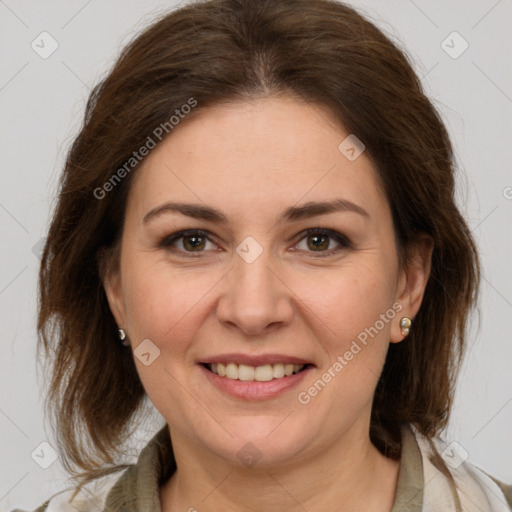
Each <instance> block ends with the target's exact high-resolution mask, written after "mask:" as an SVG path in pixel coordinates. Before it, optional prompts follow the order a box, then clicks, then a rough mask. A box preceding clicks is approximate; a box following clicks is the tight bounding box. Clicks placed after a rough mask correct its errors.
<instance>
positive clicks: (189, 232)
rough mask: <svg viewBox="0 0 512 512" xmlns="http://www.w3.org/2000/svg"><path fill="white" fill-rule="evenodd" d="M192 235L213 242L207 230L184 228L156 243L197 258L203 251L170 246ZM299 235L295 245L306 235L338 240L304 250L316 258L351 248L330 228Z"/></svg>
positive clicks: (309, 230) (315, 229)
mask: <svg viewBox="0 0 512 512" xmlns="http://www.w3.org/2000/svg"><path fill="white" fill-rule="evenodd" d="M194 235H198V236H200V237H204V238H206V239H207V240H208V241H210V242H212V243H214V242H213V240H211V238H210V237H209V236H208V232H207V231H203V230H200V229H189V230H185V231H178V232H176V233H173V234H171V235H167V236H165V237H164V238H163V239H162V240H161V241H160V242H159V244H158V245H159V247H163V248H166V249H170V250H172V251H173V252H182V253H184V254H187V255H188V256H185V257H187V258H197V257H200V254H201V253H202V252H205V251H182V250H180V249H176V248H175V247H172V244H173V243H174V242H176V241H177V240H180V239H182V238H186V237H189V236H194ZM301 235H302V236H301V238H299V239H298V241H297V243H296V244H295V245H297V244H298V243H300V242H301V241H302V240H304V239H305V238H307V237H308V236H311V235H323V236H328V237H331V238H332V239H334V240H335V241H336V242H338V243H339V244H340V247H338V248H336V249H331V250H328V251H318V252H315V251H306V252H311V253H313V254H315V257H318V258H325V257H328V256H332V255H334V254H336V253H338V252H341V251H343V250H347V249H352V248H353V246H352V243H351V242H350V240H349V239H348V238H347V237H346V236H344V235H342V234H341V233H338V232H337V231H334V230H331V229H325V228H311V229H307V230H305V231H303V232H302V233H301ZM195 253H197V256H196V255H194V254H195Z"/></svg>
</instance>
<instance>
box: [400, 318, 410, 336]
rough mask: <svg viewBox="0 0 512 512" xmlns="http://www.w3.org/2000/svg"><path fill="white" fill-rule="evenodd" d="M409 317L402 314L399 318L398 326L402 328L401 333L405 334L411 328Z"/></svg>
mask: <svg viewBox="0 0 512 512" xmlns="http://www.w3.org/2000/svg"><path fill="white" fill-rule="evenodd" d="M411 322H412V321H411V319H410V318H409V317H408V316H404V317H403V318H402V319H401V320H400V328H401V329H402V335H403V336H407V335H408V334H409V332H410V330H411Z"/></svg>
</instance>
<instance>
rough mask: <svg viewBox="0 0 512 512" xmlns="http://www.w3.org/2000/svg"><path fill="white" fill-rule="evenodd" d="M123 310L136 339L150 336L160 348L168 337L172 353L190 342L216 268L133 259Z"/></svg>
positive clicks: (212, 286) (209, 290) (130, 265)
mask: <svg viewBox="0 0 512 512" xmlns="http://www.w3.org/2000/svg"><path fill="white" fill-rule="evenodd" d="M126 276H127V277H126V281H125V283H124V285H123V287H124V289H125V290H126V309H127V313H128V318H129V322H130V328H131V332H132V333H134V335H135V337H136V339H139V340H142V339H145V338H149V339H151V340H152V341H153V342H154V343H155V344H156V345H157V346H159V347H162V348H163V347H164V346H165V345H168V344H169V340H172V351H170V352H172V353H173V354H176V355H177V354H179V353H180V352H182V351H183V350H184V349H186V347H187V346H188V345H189V344H190V342H191V340H192V339H193V336H194V333H195V331H197V329H198V328H199V327H200V325H201V324H200V321H199V319H198V315H200V314H201V312H202V311H203V309H204V303H205V301H206V300H207V298H208V294H209V292H211V291H212V289H213V288H214V286H215V284H216V282H218V281H219V278H220V277H221V276H222V273H221V272H216V271H212V270H210V271H204V272H199V271H194V270H191V269H182V270H177V269H176V268H174V269H173V268H171V266H170V265H169V264H165V263H164V264H162V262H158V261H157V262H153V261H151V258H147V257H144V255H141V256H140V257H137V258H134V259H133V260H132V261H130V262H129V266H128V265H127V272H126Z"/></svg>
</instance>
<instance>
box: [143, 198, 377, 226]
mask: <svg viewBox="0 0 512 512" xmlns="http://www.w3.org/2000/svg"><path fill="white" fill-rule="evenodd" d="M173 212H177V213H181V214H182V215H186V216H187V217H193V218H194V219H202V220H207V221H211V222H215V223H218V224H228V223H229V221H228V218H227V217H226V216H225V215H224V214H223V213H222V212H221V211H220V210H217V209H215V208H212V207H210V206H203V205H200V204H190V203H176V202H168V203H164V204H162V205H160V206H157V207H155V208H152V209H151V210H150V211H149V212H148V213H146V215H144V218H143V219H142V223H143V224H147V223H148V222H149V221H150V220H152V219H154V218H156V217H160V216H161V215H163V214H166V213H173ZM332 212H354V213H358V214H359V215H362V216H363V217H367V218H369V217H370V215H369V213H368V212H367V211H366V210H365V209H364V208H362V207H361V206H359V205H357V204H355V203H353V202H351V201H348V200H347V199H334V200H332V201H320V202H308V203H305V204H303V205H300V206H290V207H289V208H287V209H286V210H285V211H284V212H283V214H282V215H281V218H280V219H279V221H278V223H282V222H293V221H298V220H302V219H307V218H309V217H315V216H317V215H325V214H327V213H332Z"/></svg>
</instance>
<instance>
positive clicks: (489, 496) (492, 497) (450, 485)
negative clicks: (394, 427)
mask: <svg viewBox="0 0 512 512" xmlns="http://www.w3.org/2000/svg"><path fill="white" fill-rule="evenodd" d="M410 427H411V430H412V431H413V433H414V436H415V438H416V441H417V443H418V447H419V448H420V452H421V459H422V466H423V477H424V481H425V482H430V481H431V480H433V479H434V478H436V480H435V482H436V485H425V487H424V493H425V494H424V506H426V510H452V508H451V507H453V503H454V501H459V500H460V504H461V505H462V510H489V511H492V512H510V511H511V510H512V485H508V484H504V483H503V482H501V481H499V480H498V479H497V478H495V477H493V476H492V475H490V474H488V473H487V472H486V471H484V470H482V469H481V468H479V467H478V465H476V464H474V463H471V462H469V460H468V453H467V451H466V450H465V449H464V447H463V446H461V445H460V444H459V443H457V442H455V441H453V442H448V441H446V440H444V439H443V438H442V437H435V438H433V439H432V440H431V441H429V440H428V439H426V438H425V437H423V436H422V435H421V434H420V433H419V432H418V431H417V430H416V429H415V428H414V427H413V426H412V425H411V426H410ZM455 496H458V498H455ZM429 507H430V508H429ZM436 507H437V508H436ZM465 507H466V508H465ZM475 507H476V508H475ZM478 507H480V508H478ZM453 510H455V509H454V508H453Z"/></svg>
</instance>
